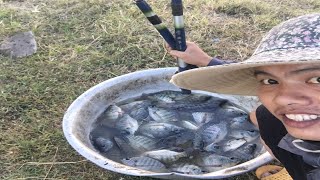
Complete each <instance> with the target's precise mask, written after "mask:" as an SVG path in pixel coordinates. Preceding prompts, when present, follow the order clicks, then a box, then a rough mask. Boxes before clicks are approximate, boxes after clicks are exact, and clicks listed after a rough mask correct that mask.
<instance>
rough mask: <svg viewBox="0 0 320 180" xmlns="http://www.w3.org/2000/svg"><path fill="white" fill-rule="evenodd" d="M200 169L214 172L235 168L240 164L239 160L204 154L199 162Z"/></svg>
mask: <svg viewBox="0 0 320 180" xmlns="http://www.w3.org/2000/svg"><path fill="white" fill-rule="evenodd" d="M196 161H197V164H198V165H199V166H200V167H204V168H205V169H206V170H208V171H210V172H213V171H217V170H220V169H224V168H227V167H231V166H234V165H236V164H238V163H239V162H240V160H239V159H237V158H234V157H227V156H222V155H218V154H206V153H205V154H202V155H201V156H200V157H199V158H198V159H197V160H196Z"/></svg>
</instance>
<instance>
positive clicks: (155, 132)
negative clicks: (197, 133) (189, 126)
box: [139, 122, 183, 138]
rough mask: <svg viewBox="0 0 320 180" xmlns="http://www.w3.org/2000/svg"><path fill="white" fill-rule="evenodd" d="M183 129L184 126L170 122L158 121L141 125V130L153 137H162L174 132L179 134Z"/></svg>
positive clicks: (142, 132)
mask: <svg viewBox="0 0 320 180" xmlns="http://www.w3.org/2000/svg"><path fill="white" fill-rule="evenodd" d="M182 130H183V128H182V127H179V126H176V125H173V124H169V123H157V122H151V123H147V124H144V125H141V126H140V128H139V132H140V133H141V134H144V135H146V136H149V137H152V138H162V137H166V136H170V135H173V134H178V133H180V132H181V131H182Z"/></svg>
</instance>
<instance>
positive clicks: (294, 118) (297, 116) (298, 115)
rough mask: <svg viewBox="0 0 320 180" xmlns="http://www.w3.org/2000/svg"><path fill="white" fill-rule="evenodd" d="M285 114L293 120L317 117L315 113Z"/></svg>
mask: <svg viewBox="0 0 320 180" xmlns="http://www.w3.org/2000/svg"><path fill="white" fill-rule="evenodd" d="M285 116H286V117H287V118H288V119H290V120H293V121H311V120H315V119H317V118H318V117H319V115H317V114H285Z"/></svg>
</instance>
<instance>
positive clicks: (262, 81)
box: [261, 79, 278, 84]
mask: <svg viewBox="0 0 320 180" xmlns="http://www.w3.org/2000/svg"><path fill="white" fill-rule="evenodd" d="M261 83H262V84H278V81H276V80H274V79H263V80H261Z"/></svg>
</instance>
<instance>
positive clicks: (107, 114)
mask: <svg viewBox="0 0 320 180" xmlns="http://www.w3.org/2000/svg"><path fill="white" fill-rule="evenodd" d="M123 115H124V111H123V110H122V109H121V108H120V107H118V106H117V105H115V104H112V105H110V106H108V108H107V109H106V110H105V111H104V112H103V113H102V114H101V116H100V117H99V119H98V122H99V123H100V124H102V125H105V126H108V127H114V125H115V123H116V122H117V120H118V119H119V118H121V117H122V116H123Z"/></svg>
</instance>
